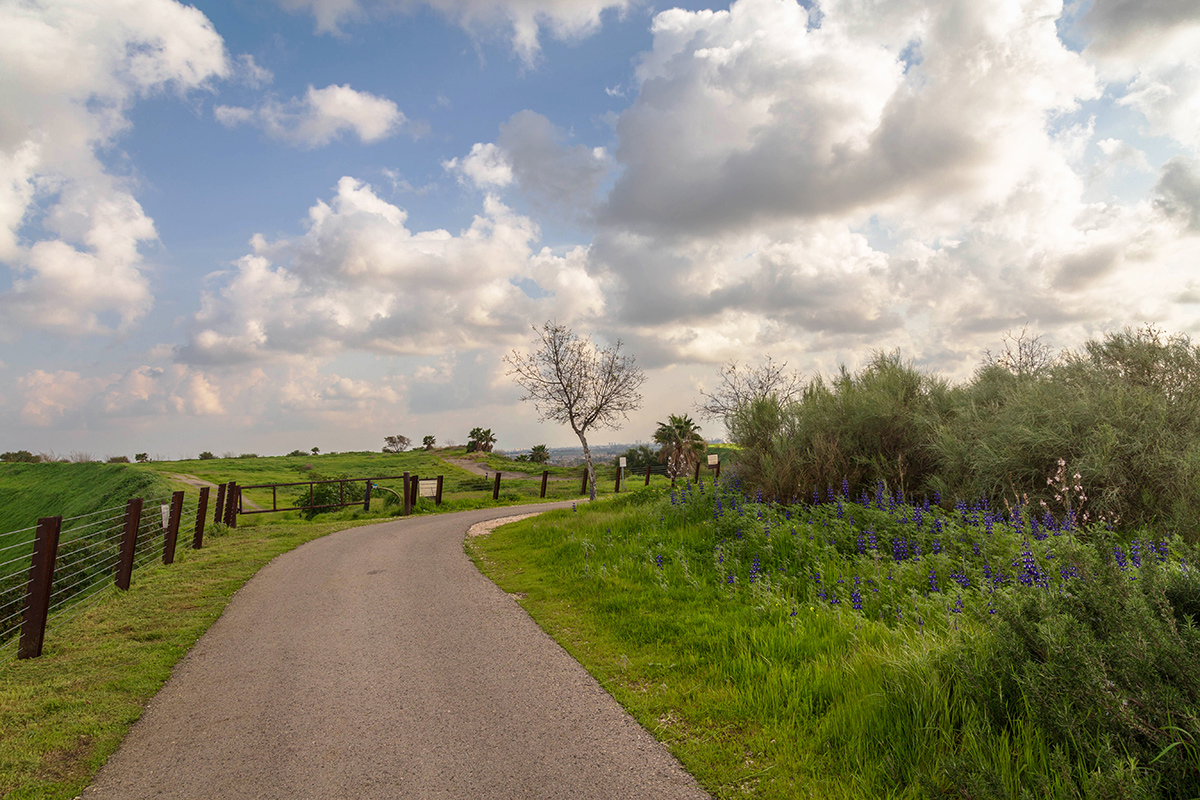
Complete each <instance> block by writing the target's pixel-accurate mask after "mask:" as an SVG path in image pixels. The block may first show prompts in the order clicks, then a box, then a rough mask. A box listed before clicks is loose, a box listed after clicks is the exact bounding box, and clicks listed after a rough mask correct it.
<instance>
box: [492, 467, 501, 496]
mask: <svg viewBox="0 0 1200 800" xmlns="http://www.w3.org/2000/svg"><path fill="white" fill-rule="evenodd" d="M492 499H493V500H499V499H500V473H499V472H497V473H496V482H495V483H494V484H492Z"/></svg>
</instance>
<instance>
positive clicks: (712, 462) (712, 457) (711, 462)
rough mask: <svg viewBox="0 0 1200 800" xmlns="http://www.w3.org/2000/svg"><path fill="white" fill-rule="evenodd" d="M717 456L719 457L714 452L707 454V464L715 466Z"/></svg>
mask: <svg viewBox="0 0 1200 800" xmlns="http://www.w3.org/2000/svg"><path fill="white" fill-rule="evenodd" d="M719 458H720V456H719V455H717V454H716V453H711V454H709V456H708V465H709V466H710V467H715V466H716V465H717V460H718V459H719Z"/></svg>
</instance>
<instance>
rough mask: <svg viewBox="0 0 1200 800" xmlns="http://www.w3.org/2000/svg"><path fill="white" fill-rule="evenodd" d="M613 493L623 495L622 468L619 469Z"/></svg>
mask: <svg viewBox="0 0 1200 800" xmlns="http://www.w3.org/2000/svg"><path fill="white" fill-rule="evenodd" d="M613 492H615V493H616V494H620V493H621V468H620V467H617V480H616V482H615V483H614V484H613Z"/></svg>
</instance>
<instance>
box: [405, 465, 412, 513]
mask: <svg viewBox="0 0 1200 800" xmlns="http://www.w3.org/2000/svg"><path fill="white" fill-rule="evenodd" d="M411 513H412V484H411V483H409V480H408V473H407V472H406V473H404V516H406V517H407V516H408V515H409V514H411Z"/></svg>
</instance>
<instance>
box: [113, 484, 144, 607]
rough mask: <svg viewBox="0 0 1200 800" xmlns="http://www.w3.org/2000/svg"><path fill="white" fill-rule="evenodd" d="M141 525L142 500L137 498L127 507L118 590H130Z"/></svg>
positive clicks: (119, 561)
mask: <svg viewBox="0 0 1200 800" xmlns="http://www.w3.org/2000/svg"><path fill="white" fill-rule="evenodd" d="M141 524H142V498H140V497H135V498H133V499H132V500H130V501H129V502H128V503H127V504H126V505H125V532H124V533H123V534H122V535H121V554H120V557H119V559H118V561H117V588H118V589H120V590H122V591H127V590H128V589H129V581H130V580H131V579H132V578H133V555H134V551H135V550H137V537H138V527H139V526H140V525H141Z"/></svg>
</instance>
